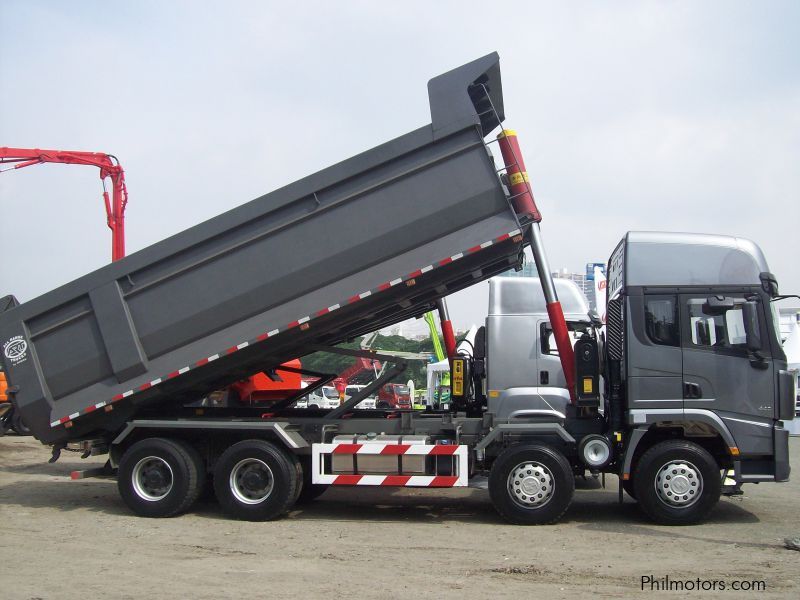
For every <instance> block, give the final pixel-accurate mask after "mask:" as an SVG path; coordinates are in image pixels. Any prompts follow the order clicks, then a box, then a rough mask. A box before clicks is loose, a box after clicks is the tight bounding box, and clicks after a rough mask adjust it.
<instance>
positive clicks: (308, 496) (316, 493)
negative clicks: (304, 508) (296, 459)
mask: <svg viewBox="0 0 800 600" xmlns="http://www.w3.org/2000/svg"><path fill="white" fill-rule="evenodd" d="M301 467H302V471H303V489H302V490H301V491H300V494H299V495H298V496H297V504H305V503H307V502H313V501H314V500H316V499H317V498H319V497H320V496H321V495H322V494H324V493H325V491H326V490H327V489H328V488H329V487H330V486H327V485H323V484H320V483H311V459H310V458H309V459H308V460H303V461H302V462H301Z"/></svg>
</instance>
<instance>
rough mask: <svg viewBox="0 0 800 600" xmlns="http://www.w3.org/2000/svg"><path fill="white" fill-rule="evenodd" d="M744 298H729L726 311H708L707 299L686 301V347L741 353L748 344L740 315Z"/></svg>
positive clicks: (718, 309)
mask: <svg viewBox="0 0 800 600" xmlns="http://www.w3.org/2000/svg"><path fill="white" fill-rule="evenodd" d="M743 302H744V299H743V298H732V299H731V305H730V306H727V307H719V306H718V307H711V306H709V303H708V300H707V298H690V299H689V300H688V301H687V306H686V308H687V310H688V313H687V314H688V317H689V331H690V333H691V340H690V344H689V346H695V347H700V348H727V349H744V348H745V344H746V342H747V339H746V336H745V329H744V318H743V314H742V303H743Z"/></svg>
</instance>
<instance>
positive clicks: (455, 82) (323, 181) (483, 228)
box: [0, 54, 525, 443]
mask: <svg viewBox="0 0 800 600" xmlns="http://www.w3.org/2000/svg"><path fill="white" fill-rule="evenodd" d="M428 92H429V98H430V107H431V115H432V123H431V124H430V125H427V126H425V127H421V128H420V129H417V130H415V131H412V132H410V133H408V134H406V135H404V136H402V137H399V138H397V139H394V140H392V141H389V142H387V143H385V144H382V145H380V146H378V147H376V148H373V149H371V150H368V151H367V152H364V153H362V154H359V155H357V156H355V157H353V158H350V159H348V160H345V161H344V162H341V163H339V164H336V165H334V166H332V167H329V168H327V169H324V170H322V171H320V172H318V173H315V174H313V175H310V176H308V177H306V178H304V179H301V180H299V181H297V182H295V183H292V184H290V185H288V186H286V187H284V188H281V189H279V190H276V191H274V192H271V193H269V194H266V195H264V196H261V197H260V198H256V199H255V200H252V201H251V202H248V203H246V204H243V205H242V206H239V207H238V208H235V209H233V210H230V211H228V212H226V213H223V214H221V215H219V216H218V217H215V218H213V219H210V220H208V221H206V222H204V223H201V224H200V225H197V226H195V227H192V228H190V229H187V230H186V231H183V232H182V233H179V234H177V235H174V236H172V237H170V238H168V239H166V240H163V241H161V242H159V243H157V244H154V245H152V246H150V247H147V248H144V249H143V250H141V251H139V252H137V253H135V254H132V255H130V256H128V257H126V258H124V259H122V260H120V261H118V262H115V263H113V264H110V265H108V266H106V267H103V268H102V269H99V270H97V271H95V272H93V273H89V274H88V275H85V276H84V277H81V278H80V279H77V280H75V281H73V282H71V283H68V284H66V285H64V286H62V287H60V288H57V289H55V290H53V291H51V292H49V293H47V294H44V295H43V296H40V297H38V298H36V299H34V300H31V301H30V302H26V303H24V304H21V305H18V306H13V304H15V303H13V302H12V303H11V307H10V308H8V309H7V310H5V311H4V312H3V313H2V314H0V343H2V344H4V355H3V365H4V368H5V370H6V373H7V375H8V378H9V381H10V384H11V385H12V386H14V388H12V389H13V390H15V394H14V399H15V402H16V406H17V407H18V410H20V412H21V414H22V416H23V418H24V420H25V422H26V423H27V424H28V425H29V426H30V428H31V429H32V431H33V433H34V435H35V436H36V437H37V438H39V439H40V440H42V441H43V442H48V443H50V442H63V441H66V440H69V439H78V438H85V437H86V436H87V435H90V434H92V432H93V431H100V430H104V431H115V430H118V429H119V428H120V427H121V426H122V424H123V423H124V422H125V421H127V420H128V419H130V418H131V417H132V416H133V415H134V414H135V413H136V412H137V411H139V410H140V409H141V407H143V406H145V405H148V406H153V405H154V404H155V403H158V402H165V401H167V400H169V401H176V402H177V401H181V402H185V401H191V400H193V399H198V398H201V397H202V396H203V395H204V394H205V393H207V392H208V391H209V390H212V389H215V388H218V387H220V386H222V385H225V384H228V383H230V382H232V381H235V380H236V379H239V378H241V377H243V376H246V375H248V374H250V373H253V372H256V371H259V370H262V369H266V368H269V367H271V366H274V365H277V364H280V363H281V362H282V361H284V360H287V359H290V358H293V357H296V356H302V355H304V354H307V353H308V352H310V351H311V347H312V346H313V345H315V344H335V343H338V342H341V341H343V340H346V339H348V338H352V337H354V336H356V335H359V334H361V333H364V332H368V331H372V330H375V329H377V328H379V327H382V326H386V325H389V324H391V323H395V322H398V321H401V320H403V319H406V318H408V317H411V316H418V315H421V314H422V313H424V312H425V311H427V310H429V309H430V308H431V306H432V304H433V302H434V301H435V299H437V298H440V297H442V296H445V295H447V294H450V293H452V292H454V291H456V290H458V289H461V288H463V287H466V286H468V285H471V284H473V283H475V282H477V281H479V280H482V279H485V278H488V277H490V276H492V275H494V274H496V273H498V272H501V271H503V270H506V269H508V268H509V267H510V266H511V265H513V264H516V263H517V262H518V260H519V256H520V253H521V249H522V244H523V241H522V236H521V234H520V231H521V229H522V225H524V224H525V217H521V216H519V215H516V214H515V212H514V210H513V209H512V208H511V204H510V202H509V195H508V190H507V189H506V188H505V187H504V186H503V184H502V183H501V178H500V176H499V175H498V172H499V171H498V168H499V167H501V166H502V164H495V162H494V159H493V157H492V155H491V153H490V152H489V151H488V149H487V146H486V145H485V143H484V137H485V136H487V135H488V134H489V133H490V132H491V131H492V130H493V129H495V128H496V127H497V126H498V125H499V124H500V122H501V121H502V119H503V118H504V117H503V98H502V88H501V84H500V69H499V63H498V57H497V55H496V54H491V55H488V56H486V57H483V58H481V59H479V60H476V61H474V62H471V63H468V64H466V65H463V66H462V67H459V68H457V69H455V70H453V71H450V72H448V73H445V74H443V75H441V76H439V77H436V78H434V79H432V80H431V81H430V82H429V84H428ZM520 219H522V223H521V222H520ZM112 407H113V410H112Z"/></svg>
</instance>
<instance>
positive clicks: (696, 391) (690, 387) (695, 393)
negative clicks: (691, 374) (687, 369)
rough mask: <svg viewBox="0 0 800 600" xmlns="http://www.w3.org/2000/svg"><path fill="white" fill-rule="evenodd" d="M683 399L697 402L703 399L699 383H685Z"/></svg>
mask: <svg viewBox="0 0 800 600" xmlns="http://www.w3.org/2000/svg"><path fill="white" fill-rule="evenodd" d="M683 397H684V399H688V400H697V399H699V398H702V397H703V390H702V389H700V384H699V383H692V382H691V381H684V382H683Z"/></svg>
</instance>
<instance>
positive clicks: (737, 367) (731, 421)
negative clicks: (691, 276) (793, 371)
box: [680, 292, 775, 455]
mask: <svg viewBox="0 0 800 600" xmlns="http://www.w3.org/2000/svg"><path fill="white" fill-rule="evenodd" d="M718 294H719V292H716V293H715V294H701V293H697V294H681V296H680V303H681V323H682V330H683V331H682V336H681V339H682V350H683V402H684V411H685V413H686V415H687V418H689V416H690V415H691V412H692V410H698V409H699V410H707V411H713V412H714V413H715V414H716V415H717V416H718V417H720V418H721V419H722V421H723V422H724V424H725V425H726V426H727V427H728V429H729V430H730V432H731V434H732V435H733V437H734V439H735V440H736V442H737V445H738V447H739V451H740V452H741V453H742V454H768V455H769V454H772V452H773V449H772V448H773V442H772V426H773V418H774V385H775V383H774V381H775V379H774V378H775V374H774V368H773V364H772V357H771V356H770V355H769V352H770V351H769V346H768V344H765V346H767V347H766V348H765V349H764V350H762V352H761V357H760V358H758V357H755V356H754V355H753V354H752V353H749V352H748V350H747V339H746V335H745V327H744V312H743V308H742V307H743V305H744V303H745V297H744V296H745V293H744V292H738V293H736V292H733V293H731V292H729V293H726V294H724V295H718ZM757 310H758V313H759V314H758V329H759V330H760V331H762V332H766V331H767V329H766V321H765V314H764V307H763V306H762V305H761V304H759V305H758V307H757ZM762 339H765V336H762Z"/></svg>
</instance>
